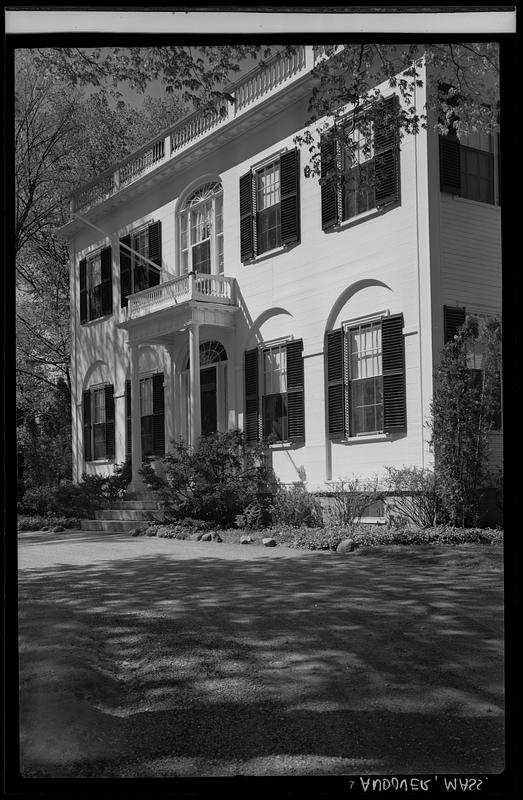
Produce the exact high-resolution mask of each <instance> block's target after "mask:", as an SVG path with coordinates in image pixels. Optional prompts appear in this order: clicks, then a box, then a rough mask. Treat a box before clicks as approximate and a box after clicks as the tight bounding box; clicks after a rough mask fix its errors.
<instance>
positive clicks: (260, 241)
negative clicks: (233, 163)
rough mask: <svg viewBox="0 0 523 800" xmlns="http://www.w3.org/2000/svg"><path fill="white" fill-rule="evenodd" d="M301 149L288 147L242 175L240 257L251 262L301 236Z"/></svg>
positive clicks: (295, 240)
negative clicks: (268, 160) (289, 148)
mask: <svg viewBox="0 0 523 800" xmlns="http://www.w3.org/2000/svg"><path fill="white" fill-rule="evenodd" d="M299 166H300V152H299V150H298V149H294V150H286V151H285V152H283V153H280V155H279V156H278V157H276V158H273V159H272V160H271V161H270V162H267V163H266V164H263V165H261V166H257V167H253V168H252V169H251V170H250V171H249V172H247V173H246V174H245V175H242V176H241V178H240V257H241V260H242V261H243V263H248V262H249V261H250V260H251V259H253V258H256V257H257V256H259V255H262V254H263V253H269V252H271V251H272V250H275V249H277V248H279V247H286V246H288V245H290V244H292V243H294V242H297V241H298V240H299V238H300V168H299Z"/></svg>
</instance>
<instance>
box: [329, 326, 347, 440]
mask: <svg viewBox="0 0 523 800" xmlns="http://www.w3.org/2000/svg"><path fill="white" fill-rule="evenodd" d="M343 339H344V333H343V330H342V328H339V329H338V330H336V331H330V332H329V333H327V342H326V347H327V428H328V434H329V439H343V437H344V436H345V430H346V426H345V404H346V397H345V395H346V390H345V384H346V380H345V374H344V372H345V370H344V366H343V362H344V345H343Z"/></svg>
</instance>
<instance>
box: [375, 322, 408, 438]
mask: <svg viewBox="0 0 523 800" xmlns="http://www.w3.org/2000/svg"><path fill="white" fill-rule="evenodd" d="M381 347H382V365H383V428H384V430H385V431H395V430H401V429H403V428H405V427H406V426H407V405H406V398H405V347H404V343H403V314H395V315H393V316H391V317H384V318H383V321H382V325H381Z"/></svg>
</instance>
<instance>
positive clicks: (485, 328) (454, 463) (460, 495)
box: [431, 316, 501, 526]
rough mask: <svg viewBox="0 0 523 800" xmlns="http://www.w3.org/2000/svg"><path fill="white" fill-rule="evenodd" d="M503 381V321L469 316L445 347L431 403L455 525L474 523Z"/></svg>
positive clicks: (441, 475) (439, 470) (441, 477)
mask: <svg viewBox="0 0 523 800" xmlns="http://www.w3.org/2000/svg"><path fill="white" fill-rule="evenodd" d="M478 363H479V364H481V368H480V369H478V368H477V364H478ZM471 364H472V365H474V364H475V365H476V368H474V366H472V367H471ZM500 378H501V326H500V323H499V320H497V319H494V318H488V319H485V320H480V319H478V318H476V317H474V316H470V317H468V318H467V319H466V321H465V324H464V325H463V326H461V328H460V329H459V330H458V333H457V335H456V336H455V338H454V341H452V342H448V343H447V344H446V345H445V347H444V348H443V351H442V353H441V360H440V363H439V365H438V367H437V369H436V371H435V376H434V392H433V397H432V404H431V415H432V419H431V430H432V440H431V445H432V447H433V449H434V456H435V471H436V483H437V486H438V492H439V494H440V497H441V500H442V503H443V505H444V507H445V509H446V511H447V513H448V516H449V518H450V521H451V522H452V524H454V525H460V526H464V525H465V524H467V523H469V522H474V521H475V516H476V508H477V500H478V490H479V489H480V488H481V487H484V486H485V483H486V482H487V478H488V477H489V466H488V452H489V432H490V431H491V430H492V428H493V427H494V425H495V424H496V420H497V418H499V414H500V410H501V409H500Z"/></svg>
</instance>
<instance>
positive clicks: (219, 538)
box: [212, 532, 223, 543]
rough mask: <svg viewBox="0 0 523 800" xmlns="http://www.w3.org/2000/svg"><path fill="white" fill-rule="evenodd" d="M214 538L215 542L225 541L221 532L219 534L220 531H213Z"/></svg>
mask: <svg viewBox="0 0 523 800" xmlns="http://www.w3.org/2000/svg"><path fill="white" fill-rule="evenodd" d="M212 540H213V542H218V543H220V542H223V539H222V537H221V536H220V534H219V533H216V532H215V533H213V535H212Z"/></svg>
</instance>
